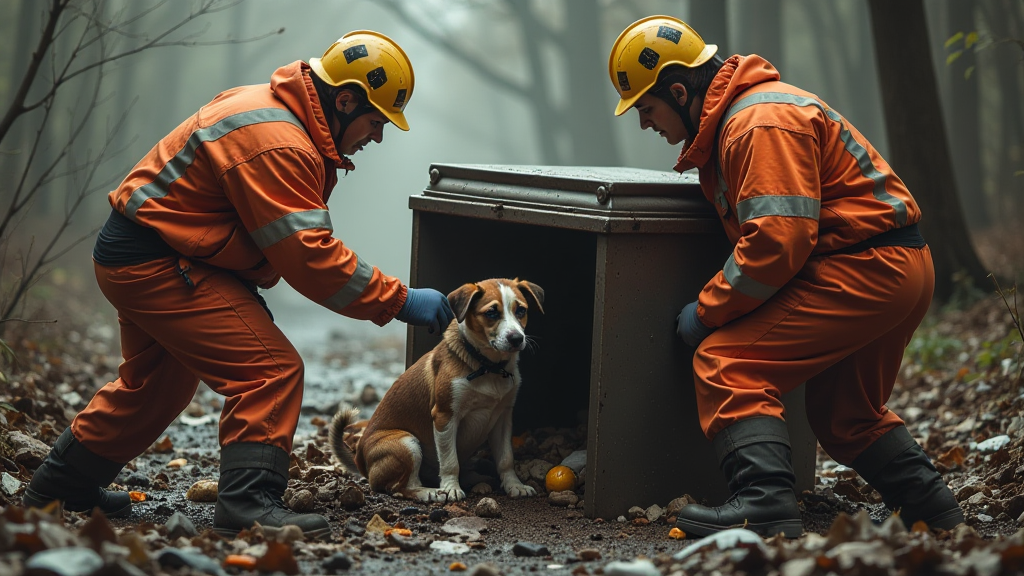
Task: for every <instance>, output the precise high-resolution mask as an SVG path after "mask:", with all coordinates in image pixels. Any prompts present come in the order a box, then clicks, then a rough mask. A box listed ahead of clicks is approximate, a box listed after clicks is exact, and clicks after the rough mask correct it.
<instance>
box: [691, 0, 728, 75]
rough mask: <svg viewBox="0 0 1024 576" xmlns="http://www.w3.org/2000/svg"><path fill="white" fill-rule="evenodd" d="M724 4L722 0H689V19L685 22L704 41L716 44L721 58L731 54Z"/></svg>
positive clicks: (723, 58)
mask: <svg viewBox="0 0 1024 576" xmlns="http://www.w3.org/2000/svg"><path fill="white" fill-rule="evenodd" d="M725 6H726V2H725V1H724V0H690V19H689V20H688V21H687V22H686V23H687V24H689V25H690V26H691V27H693V29H694V30H696V31H697V34H700V37H701V38H703V39H704V42H706V43H708V44H717V45H718V55H719V56H721V57H722V60H725V59H726V58H728V57H729V56H732V55H733V52H731V50H732V44H731V43H730V42H729V25H728V22H729V20H728V18H727V14H726V11H725Z"/></svg>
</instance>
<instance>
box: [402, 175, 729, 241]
mask: <svg viewBox="0 0 1024 576" xmlns="http://www.w3.org/2000/svg"><path fill="white" fill-rule="evenodd" d="M409 207H410V208H412V209H413V210H416V211H422V212H435V213H443V214H450V215H456V216H466V217H471V218H483V219H490V220H505V221H509V222H518V223H523V224H535V225H541V226H552V227H557V228H570V229H575V230H587V231H593V232H605V233H623V232H624V233H648V234H651V233H705V232H713V231H720V230H721V225H720V224H719V223H718V215H717V213H716V212H715V209H714V206H713V205H712V204H711V203H710V202H708V201H707V200H706V199H705V198H704V194H703V193H702V192H701V189H700V184H698V181H697V174H696V171H689V172H686V173H683V174H678V173H676V172H662V171H657V170H643V169H638V168H621V167H587V166H584V167H580V166H513V165H498V164H432V165H431V166H430V184H429V185H428V186H427V188H426V189H424V190H423V192H422V193H421V194H418V195H415V196H412V197H410V199H409Z"/></svg>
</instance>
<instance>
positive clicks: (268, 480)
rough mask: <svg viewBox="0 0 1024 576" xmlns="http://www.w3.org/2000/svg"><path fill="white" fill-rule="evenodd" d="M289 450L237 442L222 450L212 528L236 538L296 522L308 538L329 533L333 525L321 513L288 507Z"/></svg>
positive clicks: (218, 532) (319, 536)
mask: <svg viewBox="0 0 1024 576" xmlns="http://www.w3.org/2000/svg"><path fill="white" fill-rule="evenodd" d="M287 487H288V453H287V452H285V451H284V450H283V449H281V448H278V447H277V446H271V445H269V444H260V443H257V442H238V443H235V444H228V445H227V446H224V447H223V448H221V449H220V482H219V483H218V485H217V507H216V508H215V509H214V512H213V531H214V532H216V533H217V534H220V535H221V536H227V537H234V536H235V535H237V534H238V532H239V531H241V530H243V529H246V528H251V527H252V525H253V523H255V522H259V523H260V525H261V526H274V527H281V526H284V525H287V524H294V525H295V526H298V527H299V528H301V529H302V532H303V534H305V536H306V538H310V539H314V538H321V537H324V536H330V534H331V526H330V524H328V523H327V519H326V518H324V517H323V516H320V515H319V514H296V513H294V512H292V511H291V510H289V509H288V508H286V507H285V505H284V501H283V500H282V498H283V497H284V491H285V488H287Z"/></svg>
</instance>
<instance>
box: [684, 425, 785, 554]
mask: <svg viewBox="0 0 1024 576" xmlns="http://www.w3.org/2000/svg"><path fill="white" fill-rule="evenodd" d="M712 445H713V446H714V447H715V452H716V453H717V454H718V462H719V465H720V466H721V468H722V472H724V473H725V477H726V478H727V479H728V482H729V490H731V491H732V496H730V497H729V499H728V500H726V501H725V504H722V505H721V506H718V507H716V508H709V507H707V506H701V505H699V504H688V505H686V506H684V507H683V509H682V510H680V511H679V515H678V516H677V517H676V526H678V527H679V529H680V530H682V531H683V532H686V533H687V535H695V536H708V535H710V534H713V533H715V532H720V531H722V530H726V529H729V528H746V529H748V530H753V531H754V532H757V533H758V534H760V535H762V536H772V535H774V534H780V533H781V534H782V535H783V536H785V537H786V538H798V537H800V534H801V533H802V532H803V522H802V521H801V519H800V508H799V506H797V503H796V493H795V492H794V491H793V485H794V484H795V483H796V475H795V474H794V473H793V465H792V464H791V463H790V446H789V431H788V430H787V429H786V423H785V422H784V421H783V420H780V419H778V418H773V417H757V418H748V419H746V420H740V421H739V422H736V423H735V424H733V425H731V426H729V427H728V428H725V429H724V430H722V431H721V432H719V433H718V435H717V436H715V439H714V440H713V441H712Z"/></svg>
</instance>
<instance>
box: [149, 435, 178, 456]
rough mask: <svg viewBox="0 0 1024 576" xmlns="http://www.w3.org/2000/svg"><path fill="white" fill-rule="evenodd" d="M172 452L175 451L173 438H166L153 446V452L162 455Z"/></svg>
mask: <svg viewBox="0 0 1024 576" xmlns="http://www.w3.org/2000/svg"><path fill="white" fill-rule="evenodd" d="M171 450H174V443H173V442H171V437H170V436H164V437H163V439H161V440H160V441H159V442H157V443H156V444H153V451H154V452H158V453H160V454H166V453H168V452H170V451H171Z"/></svg>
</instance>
